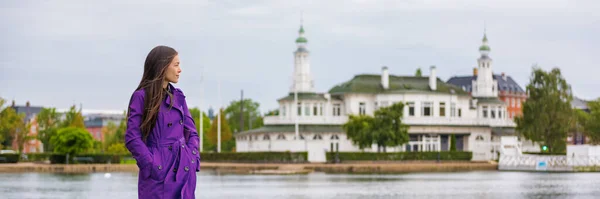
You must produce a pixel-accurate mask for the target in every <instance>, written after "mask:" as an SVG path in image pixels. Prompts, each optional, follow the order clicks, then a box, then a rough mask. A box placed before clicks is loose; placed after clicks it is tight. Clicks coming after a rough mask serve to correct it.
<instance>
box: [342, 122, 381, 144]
mask: <svg viewBox="0 0 600 199" xmlns="http://www.w3.org/2000/svg"><path fill="white" fill-rule="evenodd" d="M374 120H375V119H374V118H373V117H371V116H368V115H350V116H349V119H348V122H346V123H345V124H344V125H343V126H342V127H343V129H344V131H346V135H347V136H348V138H350V140H352V143H353V144H354V145H357V146H358V148H359V149H361V150H362V149H364V148H369V147H371V145H372V144H373V142H375V138H374V134H373V133H372V131H373V130H372V129H373V128H374V127H373V125H374Z"/></svg>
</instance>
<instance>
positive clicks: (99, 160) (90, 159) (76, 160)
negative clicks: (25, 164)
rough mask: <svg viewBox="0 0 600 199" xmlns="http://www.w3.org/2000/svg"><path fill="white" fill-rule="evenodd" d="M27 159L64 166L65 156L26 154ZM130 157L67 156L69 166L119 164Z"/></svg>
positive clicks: (118, 155) (100, 155) (103, 155)
mask: <svg viewBox="0 0 600 199" xmlns="http://www.w3.org/2000/svg"><path fill="white" fill-rule="evenodd" d="M26 155H27V159H28V161H33V162H35V161H46V160H50V163H52V164H66V162H67V155H65V154H59V153H28V154H26ZM130 158H131V155H129V154H127V155H121V154H106V153H105V154H101V153H99V154H94V153H91V154H89V153H88V154H77V155H70V156H69V164H87V163H90V164H105V163H111V164H119V163H121V162H122V161H121V160H123V159H130Z"/></svg>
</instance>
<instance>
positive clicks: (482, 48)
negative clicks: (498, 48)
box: [479, 33, 491, 51]
mask: <svg viewBox="0 0 600 199" xmlns="http://www.w3.org/2000/svg"><path fill="white" fill-rule="evenodd" d="M482 41H483V44H481V46H480V47H479V51H490V50H491V48H490V46H488V44H487V43H488V38H487V34H486V33H483V40H482Z"/></svg>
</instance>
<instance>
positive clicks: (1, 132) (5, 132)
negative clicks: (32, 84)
mask: <svg viewBox="0 0 600 199" xmlns="http://www.w3.org/2000/svg"><path fill="white" fill-rule="evenodd" d="M5 103H6V100H5V99H4V98H1V97H0V149H3V148H4V147H5V146H10V144H11V142H12V139H10V128H12V124H11V122H10V119H11V118H10V117H11V114H12V112H10V111H11V110H12V108H9V107H4V104H5ZM12 111H13V112H14V110H12Z"/></svg>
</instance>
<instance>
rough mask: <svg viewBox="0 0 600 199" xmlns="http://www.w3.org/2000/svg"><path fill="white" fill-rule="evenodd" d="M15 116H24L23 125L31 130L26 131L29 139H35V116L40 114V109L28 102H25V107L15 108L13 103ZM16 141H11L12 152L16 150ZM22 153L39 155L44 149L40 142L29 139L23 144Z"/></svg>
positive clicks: (36, 123) (36, 127)
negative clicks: (25, 124) (28, 125)
mask: <svg viewBox="0 0 600 199" xmlns="http://www.w3.org/2000/svg"><path fill="white" fill-rule="evenodd" d="M11 107H12V108H13V109H14V110H15V112H16V113H17V114H25V123H28V124H30V125H31V128H29V129H27V130H28V131H29V133H28V135H29V136H31V137H36V138H37V135H38V130H39V125H38V122H37V117H36V116H37V114H38V113H40V111H41V110H42V107H40V106H31V104H30V103H29V101H27V102H26V104H25V106H17V105H15V102H14V101H13V103H12V106H11ZM16 141H17V139H14V140H13V143H12V148H13V150H15V151H17V150H18V148H19V147H18V144H17V142H16ZM22 152H23V153H39V152H44V147H43V144H42V142H41V141H40V140H39V139H31V140H29V141H27V142H25V143H24V144H23V151H22Z"/></svg>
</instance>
